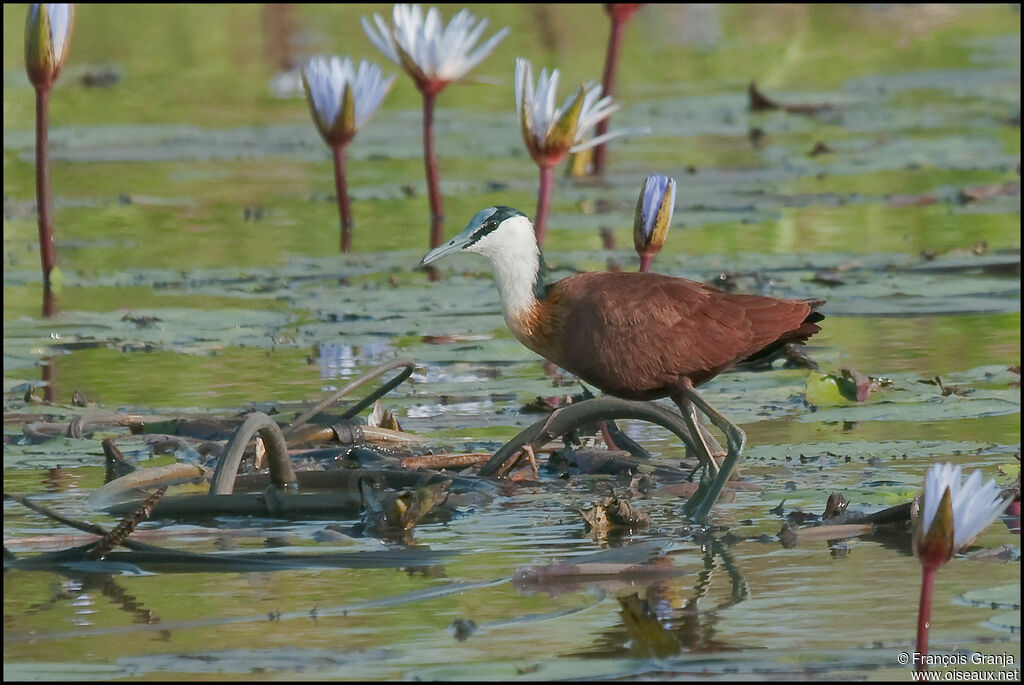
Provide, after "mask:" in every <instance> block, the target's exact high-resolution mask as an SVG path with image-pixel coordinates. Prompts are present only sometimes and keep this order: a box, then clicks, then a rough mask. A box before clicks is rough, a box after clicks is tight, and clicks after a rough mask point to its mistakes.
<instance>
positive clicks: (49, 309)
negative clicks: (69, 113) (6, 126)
mask: <svg viewBox="0 0 1024 685" xmlns="http://www.w3.org/2000/svg"><path fill="white" fill-rule="evenodd" d="M49 128H50V91H49V89H47V88H36V215H37V216H38V218H39V259H40V261H41V263H42V267H43V316H46V317H50V316H53V315H54V314H56V313H57V298H56V297H55V296H54V294H53V289H52V285H51V283H50V273H51V272H52V271H53V267H54V266H55V265H56V263H57V246H56V242H55V241H54V238H53V216H52V215H51V212H50V206H51V197H50V154H49V150H48V145H47V135H48V131H49Z"/></svg>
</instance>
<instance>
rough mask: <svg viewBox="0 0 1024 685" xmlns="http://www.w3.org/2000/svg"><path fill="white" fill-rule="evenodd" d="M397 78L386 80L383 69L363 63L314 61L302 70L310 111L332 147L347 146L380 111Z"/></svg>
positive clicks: (335, 60) (346, 60)
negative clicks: (373, 115)
mask: <svg viewBox="0 0 1024 685" xmlns="http://www.w3.org/2000/svg"><path fill="white" fill-rule="evenodd" d="M394 81H395V76H394V75H391V76H390V77H388V78H384V76H383V74H382V72H381V68H380V67H379V66H377V65H376V64H373V63H372V62H367V61H366V60H362V61H361V62H360V63H359V68H358V69H356V68H354V67H353V65H352V60H351V59H349V58H348V57H346V58H345V59H344V60H342V59H340V58H338V57H331V58H330V59H328V58H325V57H314V58H313V59H311V60H309V63H308V64H307V65H306V68H305V69H303V70H302V85H303V86H304V87H305V89H306V99H307V100H308V101H309V111H310V113H311V114H312V115H313V122H314V123H315V124H316V127H317V130H319V131H320V135H322V136H323V138H324V140H325V141H326V142H327V144H328V145H339V144H345V143H347V142H348V141H350V140H352V137H353V136H355V134H356V131H358V130H359V129H360V128H362V127H363V124H365V123H366V122H367V121H368V120H369V118H370V116H371V115H372V114H373V113H374V112H375V111H377V108H378V107H379V106H380V103H381V101H382V100H383V99H384V96H385V95H387V94H388V91H389V90H390V89H391V85H392V84H393V83H394Z"/></svg>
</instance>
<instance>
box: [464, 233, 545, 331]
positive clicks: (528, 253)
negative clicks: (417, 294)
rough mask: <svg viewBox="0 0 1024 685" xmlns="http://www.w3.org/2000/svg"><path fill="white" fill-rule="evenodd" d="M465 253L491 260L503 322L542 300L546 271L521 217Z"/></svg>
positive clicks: (535, 242) (533, 238)
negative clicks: (473, 253)
mask: <svg viewBox="0 0 1024 685" xmlns="http://www.w3.org/2000/svg"><path fill="white" fill-rule="evenodd" d="M469 249H470V250H471V251H473V252H478V253H480V254H482V255H483V256H484V257H487V258H488V259H490V260H491V265H492V267H493V268H494V280H495V282H496V284H497V286H498V292H499V293H500V294H501V304H502V307H503V309H504V313H505V320H506V322H509V321H515V320H516V319H518V318H519V317H520V316H522V315H523V314H524V313H525V312H526V311H528V310H529V309H530V308H531V307H532V306H533V305H534V304H536V302H537V299H538V297H543V292H544V288H545V287H546V286H547V267H546V266H545V265H544V257H543V256H542V255H541V252H540V247H539V246H538V245H537V238H536V237H535V236H534V233H533V226H532V224H530V220H529V219H527V218H526V217H525V216H517V217H513V218H511V219H507V220H506V221H504V222H503V223H502V224H501V226H500V227H499V228H498V229H497V230H496V231H494V232H493V233H490V234H489V235H486V236H484V237H483V238H481V239H480V240H479V241H478V242H477V243H476V244H474V245H473V246H472V247H471V248H469Z"/></svg>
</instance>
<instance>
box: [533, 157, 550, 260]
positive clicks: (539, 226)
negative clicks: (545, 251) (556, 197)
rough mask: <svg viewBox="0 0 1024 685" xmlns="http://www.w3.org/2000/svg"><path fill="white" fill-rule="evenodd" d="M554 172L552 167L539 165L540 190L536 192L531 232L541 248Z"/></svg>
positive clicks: (546, 223)
mask: <svg viewBox="0 0 1024 685" xmlns="http://www.w3.org/2000/svg"><path fill="white" fill-rule="evenodd" d="M554 172H555V168H554V167H552V166H547V165H544V164H541V165H540V188H539V189H538V191H537V215H536V216H535V217H534V223H533V232H534V233H535V234H536V235H537V243H538V244H539V245H541V246H542V247H543V245H544V235H545V233H546V232H547V227H548V212H549V211H550V210H551V185H552V182H553V180H554Z"/></svg>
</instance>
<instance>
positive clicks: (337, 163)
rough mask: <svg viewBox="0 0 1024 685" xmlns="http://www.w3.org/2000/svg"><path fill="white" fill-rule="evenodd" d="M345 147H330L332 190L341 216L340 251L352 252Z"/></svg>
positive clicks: (350, 211)
mask: <svg viewBox="0 0 1024 685" xmlns="http://www.w3.org/2000/svg"><path fill="white" fill-rule="evenodd" d="M345 145H346V143H338V144H335V145H332V146H331V151H332V152H333V153H334V190H335V192H336V193H337V195H338V213H339V214H340V215H341V251H342V252H346V253H347V252H351V251H352V207H351V206H350V205H349V201H348V184H347V183H346V182H345Z"/></svg>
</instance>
